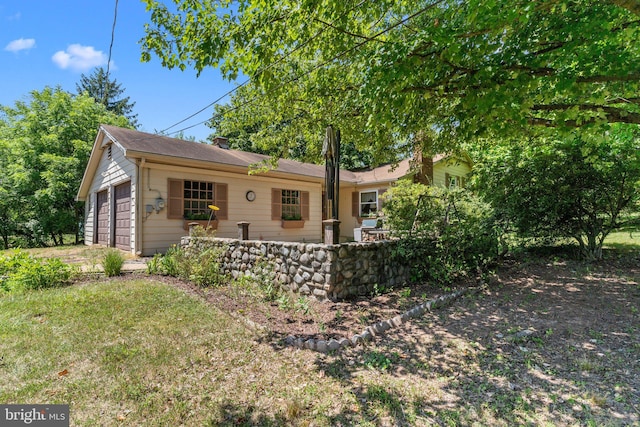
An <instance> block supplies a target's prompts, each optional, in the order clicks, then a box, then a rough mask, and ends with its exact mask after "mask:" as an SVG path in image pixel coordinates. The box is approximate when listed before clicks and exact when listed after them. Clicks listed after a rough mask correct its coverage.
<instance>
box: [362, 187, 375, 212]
mask: <svg viewBox="0 0 640 427" xmlns="http://www.w3.org/2000/svg"><path fill="white" fill-rule="evenodd" d="M377 212H378V192H377V191H375V190H374V191H362V192H361V193H360V216H371V215H375V214H376V213H377Z"/></svg>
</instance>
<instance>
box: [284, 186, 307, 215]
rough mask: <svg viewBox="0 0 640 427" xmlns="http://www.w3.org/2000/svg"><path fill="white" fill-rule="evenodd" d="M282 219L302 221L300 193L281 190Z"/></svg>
mask: <svg viewBox="0 0 640 427" xmlns="http://www.w3.org/2000/svg"><path fill="white" fill-rule="evenodd" d="M282 219H285V220H287V219H302V213H301V211H300V191H298V190H282Z"/></svg>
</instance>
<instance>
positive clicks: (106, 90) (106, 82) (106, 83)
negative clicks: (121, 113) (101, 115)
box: [103, 0, 118, 106]
mask: <svg viewBox="0 0 640 427" xmlns="http://www.w3.org/2000/svg"><path fill="white" fill-rule="evenodd" d="M117 19H118V0H116V7H115V10H114V11H113V25H112V26H111V43H110V44H109V58H108V60H107V75H106V77H105V80H104V99H103V103H104V105H105V106H106V105H107V101H108V99H109V68H110V67H111V51H112V50H113V40H114V39H115V34H116V20H117Z"/></svg>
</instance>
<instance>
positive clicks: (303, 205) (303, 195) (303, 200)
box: [300, 191, 309, 220]
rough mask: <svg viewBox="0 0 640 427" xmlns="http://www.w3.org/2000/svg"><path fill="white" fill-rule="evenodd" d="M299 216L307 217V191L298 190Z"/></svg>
mask: <svg viewBox="0 0 640 427" xmlns="http://www.w3.org/2000/svg"><path fill="white" fill-rule="evenodd" d="M300 216H301V217H302V219H305V220H308V219H309V192H308V191H301V192H300Z"/></svg>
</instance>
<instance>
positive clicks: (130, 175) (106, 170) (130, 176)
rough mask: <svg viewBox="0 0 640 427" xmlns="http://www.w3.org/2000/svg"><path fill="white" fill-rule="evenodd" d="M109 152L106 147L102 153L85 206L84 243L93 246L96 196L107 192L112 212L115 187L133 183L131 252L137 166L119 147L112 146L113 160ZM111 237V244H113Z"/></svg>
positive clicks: (110, 231)
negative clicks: (104, 191) (128, 182)
mask: <svg viewBox="0 0 640 427" xmlns="http://www.w3.org/2000/svg"><path fill="white" fill-rule="evenodd" d="M107 156H108V150H107V148H106V147H105V148H104V149H102V150H101V151H100V162H99V164H98V167H97V169H96V173H95V175H94V177H93V181H92V183H91V188H90V190H89V197H88V198H87V202H86V204H85V228H84V241H85V244H87V245H91V244H93V239H94V232H95V208H96V194H97V193H98V192H99V191H102V190H105V189H106V190H107V194H108V200H109V202H108V203H109V206H110V210H111V209H113V200H114V199H113V187H114V186H116V185H118V184H121V183H123V182H126V181H131V184H132V186H131V250H132V251H133V250H134V247H135V225H134V224H135V222H134V218H135V211H136V203H135V200H136V192H135V173H136V165H135V163H133V162H132V161H130V160H128V159H127V158H125V157H124V153H123V152H122V150H121V149H120V148H119V147H118V146H117V145H115V144H114V145H112V149H111V159H109V158H108V157H107ZM113 227H114V224H113V214H112V213H111V212H110V215H109V236H112V234H113ZM111 238H112V237H110V244H113V242H111Z"/></svg>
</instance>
